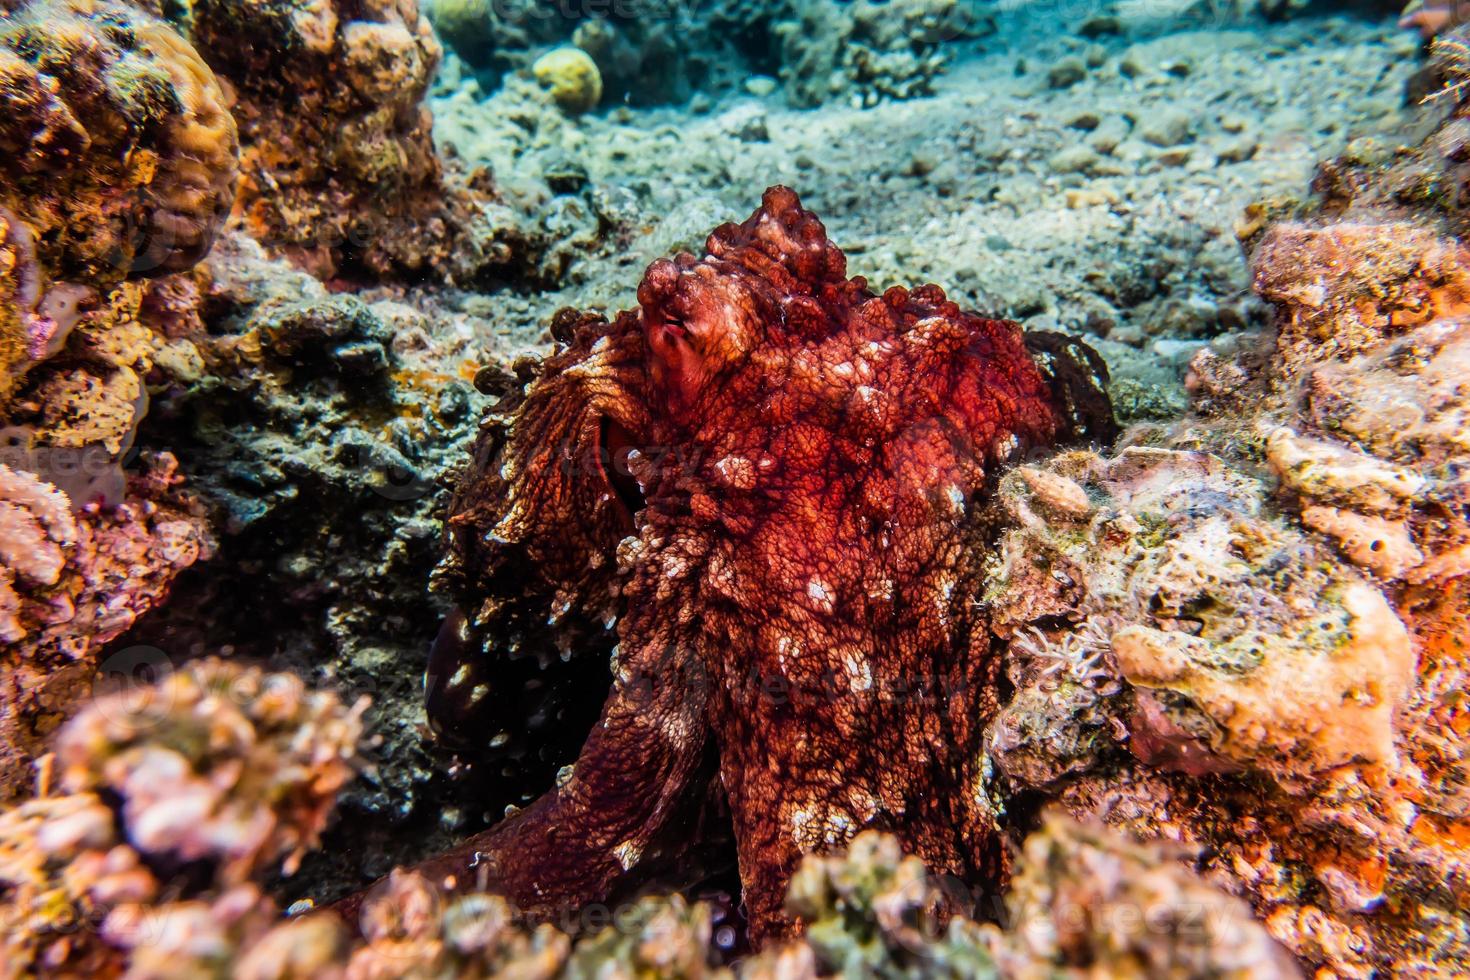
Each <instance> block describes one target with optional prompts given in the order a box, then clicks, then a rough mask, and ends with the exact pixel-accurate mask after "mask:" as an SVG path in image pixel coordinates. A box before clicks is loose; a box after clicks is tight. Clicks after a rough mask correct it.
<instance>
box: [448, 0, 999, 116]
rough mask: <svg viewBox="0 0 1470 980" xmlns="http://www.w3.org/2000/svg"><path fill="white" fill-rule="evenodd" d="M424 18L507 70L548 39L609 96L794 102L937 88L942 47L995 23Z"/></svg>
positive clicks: (769, 8) (661, 11)
mask: <svg viewBox="0 0 1470 980" xmlns="http://www.w3.org/2000/svg"><path fill="white" fill-rule="evenodd" d="M428 16H429V18H430V19H431V20H432V21H433V22H434V24H435V26H436V27H437V28H438V29H439V31H440V33H441V35H442V36H443V37H444V38H445V40H446V41H447V42H448V43H449V44H450V46H451V47H453V48H454V49H455V51H456V52H457V53H458V54H459V55H460V56H461V57H463V58H465V59H466V60H467V61H468V62H469V63H470V64H472V65H475V66H479V67H484V68H489V69H491V70H493V71H495V72H498V73H501V74H505V75H509V74H512V73H514V72H515V71H517V70H518V69H523V68H525V67H527V66H528V65H530V64H531V63H532V62H533V61H534V60H535V59H536V58H537V56H538V52H539V51H541V50H544V49H545V48H546V47H547V46H548V45H552V44H556V43H562V44H565V43H567V42H570V43H571V44H573V45H575V46H576V48H579V49H581V50H582V51H585V52H586V53H587V54H588V55H590V56H591V58H592V59H593V60H594V61H595V62H596V65H597V68H598V69H599V71H600V74H601V76H602V77H603V79H605V81H606V89H607V91H608V92H610V93H611V94H613V95H614V96H617V97H619V98H622V97H626V98H627V99H629V100H630V101H633V102H635V103H641V104H649V103H667V102H681V101H684V100H686V99H688V98H690V97H691V96H692V95H693V94H694V93H696V92H702V93H709V92H711V91H714V92H719V91H722V90H731V89H734V88H735V87H736V86H737V85H739V84H740V83H741V82H743V81H746V80H747V79H748V78H749V76H751V75H752V74H757V75H761V76H762V77H768V76H775V78H776V79H777V80H778V81H779V83H780V84H781V86H782V87H783V89H784V92H785V95H786V98H787V100H788V101H789V102H791V103H792V104H793V105H800V106H812V105H820V104H822V103H824V102H827V101H829V100H832V99H834V98H846V99H850V100H852V101H853V102H854V103H855V104H857V105H875V104H877V103H878V102H880V101H884V100H890V99H910V98H914V97H917V96H921V95H926V94H929V93H930V92H932V91H933V82H934V79H935V78H936V77H937V76H938V75H939V74H940V73H941V72H943V71H944V69H945V66H946V65H947V64H948V61H949V54H948V52H947V50H946V48H945V43H946V42H949V41H955V40H959V39H965V38H971V37H976V36H979V35H980V34H983V33H985V32H987V31H989V30H993V24H992V23H991V21H990V20H989V19H988V18H987V17H985V16H983V15H982V14H981V12H980V11H979V9H978V7H977V5H976V4H974V3H972V2H970V0H891V2H884V0H857V2H854V3H845V2H837V0H718V2H713V3H698V4H686V3H678V2H672V0H633V2H631V3H623V4H617V5H614V6H613V7H612V8H610V9H608V10H605V11H604V10H598V9H596V8H595V7H594V6H590V5H589V6H588V7H586V8H582V7H581V6H579V5H573V6H571V7H567V8H562V9H559V10H554V11H553V10H549V9H541V8H538V7H537V5H535V4H532V3H525V2H512V3H488V2H485V0H435V2H434V3H432V4H430V5H429V7H428Z"/></svg>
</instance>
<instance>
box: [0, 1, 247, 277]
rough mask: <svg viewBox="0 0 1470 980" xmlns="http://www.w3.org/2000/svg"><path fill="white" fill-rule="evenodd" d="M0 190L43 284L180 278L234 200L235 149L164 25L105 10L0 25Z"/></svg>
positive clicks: (81, 4)
mask: <svg viewBox="0 0 1470 980" xmlns="http://www.w3.org/2000/svg"><path fill="white" fill-rule="evenodd" d="M0 101H4V102H5V103H6V105H7V106H8V107H9V110H8V111H7V113H6V114H5V116H4V117H0V151H3V152H4V153H5V155H6V157H7V158H8V160H7V162H8V163H11V164H12V165H13V168H14V170H13V177H14V179H12V180H10V181H7V183H6V186H5V187H4V188H3V190H0V204H3V205H5V206H8V207H10V208H11V209H12V210H13V211H15V213H16V214H17V215H19V217H20V218H21V219H22V220H23V221H25V222H26V224H28V225H29V226H30V228H31V230H32V231H33V232H35V235H36V239H37V241H38V242H41V243H43V245H42V251H43V255H42V256H41V259H42V263H43V265H45V266H46V267H47V269H48V271H49V272H51V273H53V274H61V275H63V276H72V275H81V276H84V277H97V278H101V279H109V278H114V279H115V278H117V277H118V276H119V275H121V274H144V275H155V274H158V273H161V272H172V271H177V270H179V269H184V268H188V267H189V266H191V265H193V264H194V263H195V262H197V261H198V260H199V259H200V258H202V257H203V255H204V253H205V252H207V251H208V249H209V246H210V244H211V243H212V241H213V239H214V236H215V233H216V232H217V231H218V230H219V227H220V225H221V224H222V223H223V221H224V219H225V218H226V217H227V215H228V213H229V210H230V205H231V203H232V202H233V200H234V186H235V176H236V172H237V153H238V146H237V138H236V133H235V123H234V119H233V118H232V117H231V115H230V113H229V111H228V109H227V108H226V106H225V98H224V94H223V92H222V91H221V90H220V87H219V85H218V83H217V82H216V80H215V77H214V73H213V72H212V71H211V70H210V68H209V66H208V65H206V64H205V63H204V61H203V59H202V58H200V56H199V54H198V52H196V51H195V50H194V48H193V47H192V46H191V45H190V44H189V43H188V42H187V41H185V40H184V39H183V38H182V37H180V36H179V35H178V33H177V32H175V31H174V30H173V29H172V28H171V27H169V26H168V25H167V24H165V23H164V22H163V21H161V20H159V19H158V18H156V17H153V16H151V15H150V14H148V13H146V12H144V11H142V10H139V9H137V8H135V7H132V6H129V5H126V4H123V3H115V2H109V0H61V2H56V3H31V4H29V5H26V6H23V7H21V8H20V9H19V10H17V11H16V12H15V13H14V14H13V15H11V16H10V17H7V18H5V19H3V20H0Z"/></svg>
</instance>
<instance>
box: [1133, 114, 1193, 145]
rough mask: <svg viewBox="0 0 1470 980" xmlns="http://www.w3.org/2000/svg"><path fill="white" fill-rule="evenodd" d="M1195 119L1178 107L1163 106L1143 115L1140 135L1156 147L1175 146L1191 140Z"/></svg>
mask: <svg viewBox="0 0 1470 980" xmlns="http://www.w3.org/2000/svg"><path fill="white" fill-rule="evenodd" d="M1192 121H1193V117H1192V116H1191V115H1190V114H1189V113H1187V112H1185V111H1184V110H1183V109H1180V108H1178V107H1176V106H1163V107H1161V108H1159V109H1158V110H1156V111H1149V112H1146V113H1144V114H1143V119H1142V120H1140V122H1139V124H1138V135H1139V136H1140V137H1142V138H1143V139H1144V140H1145V141H1146V142H1149V143H1152V144H1153V145H1154V146H1175V145H1177V144H1179V143H1183V142H1184V141H1185V140H1187V139H1188V138H1189V127H1190V123H1191V122H1192Z"/></svg>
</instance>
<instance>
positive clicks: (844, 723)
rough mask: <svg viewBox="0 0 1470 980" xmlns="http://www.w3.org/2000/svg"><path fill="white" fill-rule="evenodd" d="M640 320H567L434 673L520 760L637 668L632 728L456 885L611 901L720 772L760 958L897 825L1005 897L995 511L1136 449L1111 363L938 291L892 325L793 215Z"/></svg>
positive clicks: (468, 548) (440, 691)
mask: <svg viewBox="0 0 1470 980" xmlns="http://www.w3.org/2000/svg"><path fill="white" fill-rule="evenodd" d="M638 297H639V303H640V310H638V311H637V312H628V313H623V314H621V315H619V316H618V317H617V318H616V319H615V320H613V321H611V322H609V321H608V320H606V319H605V318H603V317H600V316H597V315H595V314H578V313H576V312H575V311H565V312H564V313H563V314H561V315H559V317H558V319H557V321H556V322H555V324H554V325H553V334H554V335H555V336H556V337H557V338H558V339H559V341H560V342H561V345H562V346H561V348H560V349H559V351H558V352H557V353H556V354H555V355H554V356H553V357H552V358H550V359H549V360H548V361H546V362H545V363H544V364H543V365H542V366H541V368H540V371H539V373H538V376H537V377H536V379H535V380H534V381H533V382H532V383H531V384H530V385H529V386H527V388H526V390H525V393H524V395H523V397H521V398H519V399H512V400H511V401H510V402H509V404H505V405H503V407H502V408H501V409H500V412H501V413H503V414H500V415H498V416H497V417H492V419H491V420H490V423H489V424H488V425H487V426H486V427H485V431H484V434H483V435H482V437H481V439H480V442H479V444H478V445H477V447H476V451H475V457H476V458H475V463H474V465H473V466H472V468H471V470H470V471H469V473H468V474H467V476H466V479H465V481H464V482H463V483H462V484H461V488H460V492H459V495H458V499H457V500H456V502H455V504H454V506H453V508H452V515H451V517H450V519H449V529H450V542H451V546H452V554H451V557H450V561H449V565H448V567H447V572H448V574H450V575H452V576H454V579H455V580H456V581H454V583H453V584H454V585H455V587H456V593H457V594H456V598H457V599H458V601H459V604H460V609H461V610H463V611H459V612H456V613H455V614H454V615H453V616H452V617H451V619H450V620H449V622H448V623H447V624H446V628H445V630H444V632H443V633H441V637H440V642H439V643H438V644H436V648H435V651H434V653H433V655H432V658H431V664H430V670H429V675H430V678H429V679H430V684H429V697H430V708H431V711H434V712H435V713H436V714H439V713H441V711H443V710H445V709H447V711H448V712H449V714H450V716H451V718H452V720H453V722H454V724H455V725H456V726H457V727H458V728H460V729H461V730H464V729H471V730H472V729H474V728H475V727H479V728H480V737H481V738H482V739H486V740H488V741H489V745H488V746H486V748H487V749H488V750H491V751H495V752H507V751H510V750H513V749H514V748H518V747H520V746H518V745H516V744H515V743H519V742H520V739H521V738H522V726H521V725H519V724H516V725H507V723H506V718H507V716H508V715H509V713H511V712H525V713H526V714H527V715H528V718H527V721H528V722H529V725H528V726H526V731H527V732H529V733H530V734H532V735H533V736H534V733H535V731H536V729H537V728H539V727H541V726H543V725H546V724H548V723H552V724H556V725H557V727H559V728H562V729H563V730H568V731H569V730H585V728H584V726H585V725H587V724H589V723H590V719H589V720H582V719H578V720H577V721H576V722H573V721H572V720H571V719H569V718H558V716H557V714H556V713H555V710H554V709H555V707H556V705H555V702H552V704H551V705H550V707H551V708H552V709H553V710H552V711H548V712H545V713H544V714H543V717H542V718H541V719H539V720H538V719H537V718H536V717H535V714H532V713H533V712H535V713H536V714H542V712H543V709H542V705H545V704H547V701H548V700H549V695H548V691H547V685H546V682H545V680H543V679H542V678H541V677H540V676H538V672H537V671H536V670H535V669H534V668H535V667H536V666H537V665H545V664H547V663H555V662H556V661H558V660H561V661H565V662H566V663H565V664H563V665H560V666H557V667H555V668H553V669H552V671H551V674H550V676H551V678H553V679H557V678H559V677H565V675H566V674H567V673H568V672H571V671H577V670H582V671H586V670H588V668H583V667H581V665H580V664H577V665H576V666H572V665H571V661H573V660H587V659H590V658H591V657H592V656H595V653H594V651H596V650H597V649H598V647H601V649H603V650H606V645H607V644H610V643H612V642H616V643H617V646H616V647H615V648H614V650H613V652H612V673H613V682H612V687H611V691H610V692H608V694H607V696H606V703H605V705H604V706H603V711H602V716H601V720H600V721H599V722H598V723H597V724H596V725H594V726H593V727H592V730H591V733H590V734H589V735H588V736H587V742H586V744H585V745H584V746H583V748H582V752H581V755H580V756H579V757H578V759H577V761H576V763H575V764H574V765H573V766H571V767H570V768H569V770H567V772H566V773H565V774H564V777H563V778H560V779H559V780H558V785H557V787H556V788H554V789H553V790H552V791H551V792H550V793H548V794H547V795H545V796H543V797H542V798H541V799H540V800H539V801H538V802H536V803H535V804H533V805H532V806H531V807H530V808H529V809H527V810H526V811H524V812H523V813H520V814H517V815H515V816H513V817H511V818H510V819H508V820H507V821H505V822H504V823H503V824H501V825H500V826H499V827H497V828H495V829H493V830H491V831H490V832H488V834H487V835H485V836H481V837H477V838H474V839H472V840H471V841H470V842H468V843H467V844H466V845H465V846H464V848H463V849H462V850H461V851H459V852H457V853H456V854H452V855H449V856H446V857H444V858H442V859H438V860H436V861H435V862H434V863H432V865H430V866H429V867H431V868H432V874H434V875H435V876H440V875H445V876H450V875H452V876H456V877H458V878H460V879H461V880H464V881H469V880H472V879H473V877H474V873H473V872H472V871H471V870H470V867H471V866H467V865H466V862H467V861H469V860H470V858H471V855H473V864H472V867H477V868H480V869H482V870H481V872H480V873H481V874H485V875H488V884H489V887H491V888H492V889H493V890H497V891H502V892H504V893H505V894H507V895H508V896H509V897H511V898H512V899H514V900H515V901H516V902H517V903H518V904H520V905H521V906H522V907H524V908H525V909H526V910H527V911H529V912H532V913H537V914H548V913H551V912H554V911H555V910H556V909H559V908H561V907H563V906H568V905H569V906H576V905H580V904H582V903H585V902H587V901H593V900H601V899H603V898H605V897H606V896H607V895H608V894H609V893H610V891H611V890H612V889H613V888H614V887H615V886H617V885H618V884H619V883H620V882H621V881H622V880H624V879H625V878H627V877H629V876H630V875H633V876H636V875H637V874H639V873H642V872H643V871H644V870H645V866H644V862H645V860H646V859H647V858H649V857H650V856H651V855H653V856H657V855H659V854H660V853H661V852H663V851H666V850H667V849H669V848H674V849H677V848H679V847H681V846H683V845H684V844H685V843H686V841H685V840H681V839H680V837H681V836H683V837H685V838H687V837H688V836H689V835H688V834H687V832H685V833H683V834H682V835H681V833H680V828H679V820H680V816H681V814H682V813H683V811H684V807H685V806H687V805H688V804H689V803H690V802H691V801H693V802H696V803H697V802H698V801H699V800H700V799H701V798H702V797H703V796H704V793H705V790H704V787H705V786H707V785H708V783H709V779H710V775H711V773H710V772H709V769H708V767H707V765H706V762H707V758H708V752H707V749H709V748H711V747H713V746H718V747H719V749H720V759H719V768H720V782H719V785H720V787H721V789H722V790H723V794H724V795H725V796H727V797H728V799H729V802H730V807H731V810H732V815H733V819H734V828H735V836H736V842H737V845H738V851H739V857H740V869H741V876H742V882H743V888H744V900H745V905H746V908H747V910H748V913H749V916H750V919H751V923H752V933H753V935H754V936H755V937H756V938H757V939H764V938H767V937H770V936H772V935H779V934H782V933H784V932H786V931H788V930H789V929H790V928H791V926H792V922H791V920H790V919H789V918H788V917H787V916H786V915H785V914H784V913H783V912H782V911H781V906H780V902H781V894H782V892H783V891H784V886H785V882H786V880H787V878H788V877H789V875H790V874H791V872H792V871H793V870H794V869H795V867H796V865H797V863H798V861H799V859H800V857H801V855H802V854H804V853H808V852H811V851H818V850H822V849H826V848H831V847H834V846H837V845H839V844H841V843H842V842H843V841H845V840H846V839H848V838H849V837H850V836H851V835H852V834H853V833H855V832H856V830H857V829H858V828H859V827H860V826H862V825H863V824H864V823H866V822H868V821H870V820H872V819H874V818H875V815H876V814H878V813H880V812H882V813H886V814H887V815H888V816H887V820H888V822H889V823H890V824H891V825H893V826H894V827H895V829H896V830H897V831H898V832H899V833H900V835H901V837H902V839H903V840H904V841H905V843H906V846H908V847H910V848H913V849H914V851H915V852H916V853H918V854H919V855H920V856H922V857H924V858H925V859H926V860H927V861H928V862H929V863H930V864H931V865H932V866H934V867H935V868H936V869H942V870H944V871H948V872H954V873H960V874H967V875H982V876H995V875H998V874H999V872H1000V867H999V855H998V854H997V853H996V852H995V844H996V842H997V841H996V838H995V836H994V832H993V825H992V823H991V820H992V816H991V814H990V813H989V811H988V810H987V809H986V808H985V807H984V806H983V805H978V806H977V805H973V804H974V803H975V797H974V796H973V794H971V793H970V792H968V791H967V790H966V789H965V787H967V786H971V785H973V784H974V782H975V780H977V779H978V778H979V774H978V772H977V771H975V770H974V769H973V766H974V765H975V763H976V762H977V760H978V748H979V743H978V736H979V734H980V726H979V722H980V721H981V720H982V719H984V718H985V717H987V716H988V715H989V714H990V713H991V712H992V711H993V710H994V686H993V681H994V676H993V667H994V666H995V661H994V660H993V659H992V658H990V657H988V656H986V654H985V650H986V646H987V643H988V638H987V637H986V635H985V633H984V632H983V631H976V630H973V629H972V628H971V627H972V623H971V610H972V609H973V602H972V596H973V595H974V591H975V590H976V589H977V588H978V579H977V576H978V574H979V572H980V566H979V563H978V561H977V560H976V559H978V557H979V554H980V550H981V547H980V546H981V543H982V541H983V534H984V525H983V524H982V523H981V522H980V520H979V519H978V518H979V515H980V513H981V511H982V507H981V506H980V505H981V504H982V503H983V501H984V498H985V496H986V494H987V492H988V490H989V487H990V485H991V481H990V478H989V473H990V471H991V470H993V469H994V468H996V467H998V466H1000V465H1002V464H1003V463H1004V462H1006V461H1007V460H1009V459H1013V458H1015V456H1016V455H1018V454H1020V453H1024V452H1026V451H1027V450H1028V449H1029V448H1032V447H1037V446H1044V445H1047V444H1050V443H1053V442H1055V441H1058V440H1062V441H1065V440H1085V439H1088V438H1100V439H1107V438H1110V437H1111V435H1112V432H1113V421H1112V414H1111V410H1110V407H1109V405H1108V402H1107V398H1106V395H1105V394H1103V390H1102V385H1103V384H1105V377H1106V375H1105V371H1103V370H1102V367H1101V363H1100V361H1097V360H1096V358H1095V355H1093V354H1092V353H1091V352H1090V351H1088V350H1087V349H1086V348H1085V347H1084V346H1082V345H1081V344H1078V343H1074V342H1070V341H1068V340H1067V339H1066V338H1062V337H1060V336H1057V335H1037V336H1033V337H1031V338H1025V337H1023V334H1022V332H1021V330H1020V328H1019V327H1018V326H1017V325H1016V324H1014V323H1010V322H1006V321H997V320H988V319H985V318H982V317H980V316H978V315H976V314H972V313H966V312H963V311H961V310H960V309H959V307H958V306H956V305H955V304H953V303H951V302H949V301H948V300H947V299H946V298H945V297H944V294H943V292H942V291H941V290H939V289H938V287H934V286H924V287H921V288H918V289H915V290H913V291H909V290H907V289H904V288H902V287H892V288H890V289H889V290H888V291H887V292H885V293H884V294H883V295H881V296H879V295H877V294H875V293H873V292H872V291H870V290H869V289H868V288H867V284H866V282H865V281H864V280H863V279H861V278H855V279H848V278H847V277H846V272H845V258H844V256H843V255H842V253H841V252H840V251H839V250H838V249H837V248H836V246H835V245H833V244H832V243H831V242H830V241H829V240H828V239H827V237H826V232H825V230H824V228H823V227H822V225H821V223H820V222H819V221H818V220H817V219H816V217H815V216H813V215H812V214H810V213H809V212H807V211H805V210H803V209H802V208H801V206H800V204H799V202H798V201H797V198H796V195H795V194H794V193H792V192H791V191H790V190H788V189H786V188H783V187H774V188H771V189H770V190H768V191H767V192H766V194H765V197H764V200H763V203H762V206H761V208H760V209H759V210H757V211H756V212H755V214H753V215H752V216H751V217H750V218H749V219H748V220H747V221H746V222H744V223H743V224H740V225H734V224H727V225H724V226H722V227H720V228H718V229H716V230H715V231H714V232H713V233H712V234H711V235H710V237H709V240H708V243H707V245H706V256H705V257H704V258H703V259H696V258H695V257H694V256H692V255H689V254H688V253H684V254H681V255H678V256H676V257H675V258H673V259H664V260H660V261H658V262H655V263H654V264H653V265H652V266H650V267H649V269H648V271H647V273H646V274H645V276H644V279H643V282H642V284H641V285H640V286H639V290H638ZM1028 348H1029V349H1028ZM505 387H506V388H512V387H513V386H512V385H509V384H507V385H506V386H505ZM763 392H778V393H779V396H778V397H776V398H774V399H772V400H768V401H767V402H766V407H764V408H760V409H756V410H752V406H755V405H758V404H761V401H762V399H763V398H764V397H765V396H764V395H762V393H763ZM502 419H504V421H501V420H502ZM548 447H550V450H551V451H550V452H548ZM614 625H616V633H615V634H613V632H612V630H613V627H614ZM533 629H534V632H532V630H533ZM583 637H587V638H592V639H593V640H594V642H597V643H598V646H590V645H584V644H582V642H581V638H583ZM589 647H590V648H589ZM558 653H562V656H560V657H558V656H557V655H558ZM501 664H507V665H509V666H507V667H503V668H502V667H501V666H500V665H501ZM527 667H529V668H531V669H530V670H529V671H528V670H527V669H526V668H527ZM592 669H593V670H595V669H596V668H592ZM542 670H545V668H544V667H543V668H542ZM511 671H515V673H514V674H512V673H511ZM527 673H529V674H530V678H529V679H528V680H527V681H526V682H525V685H524V688H516V687H512V686H510V685H509V684H507V679H508V677H519V676H524V675H525V674H527ZM941 688H943V690H944V691H946V692H948V695H947V697H941V696H940V695H939V693H938V692H939V691H940V689H941ZM488 719H495V720H496V724H497V726H503V727H504V728H505V733H504V735H503V736H501V735H497V734H496V732H497V731H498V730H499V727H497V728H489V729H487V728H485V727H484V726H485V725H486V723H487V720H488ZM941 729H942V730H944V731H945V732H946V733H947V734H946V735H945V736H944V738H943V739H942V744H940V743H935V742H933V741H932V740H931V739H930V738H929V737H928V736H927V735H926V734H925V733H926V732H930V731H938V730H941ZM522 750H523V748H522ZM814 773H822V774H825V777H824V778H823V779H821V780H813V779H811V778H810V777H809V776H807V775H804V774H814ZM777 774H780V775H777ZM671 835H672V839H670V838H671ZM573 841H575V844H573V843H572V842H573Z"/></svg>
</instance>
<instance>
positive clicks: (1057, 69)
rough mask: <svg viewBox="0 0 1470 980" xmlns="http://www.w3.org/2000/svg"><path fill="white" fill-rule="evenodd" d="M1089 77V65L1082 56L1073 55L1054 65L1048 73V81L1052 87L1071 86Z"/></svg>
mask: <svg viewBox="0 0 1470 980" xmlns="http://www.w3.org/2000/svg"><path fill="white" fill-rule="evenodd" d="M1086 77H1087V65H1086V64H1084V63H1083V61H1082V59H1081V58H1078V57H1077V56H1076V55H1071V56H1068V57H1066V58H1063V59H1061V60H1060V61H1058V62H1057V63H1056V64H1054V65H1052V66H1051V68H1050V69H1049V70H1048V71H1047V73H1046V83H1047V84H1048V85H1050V86H1051V87H1052V88H1071V87H1072V86H1073V85H1076V84H1077V83H1078V82H1080V81H1082V79H1084V78H1086Z"/></svg>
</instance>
